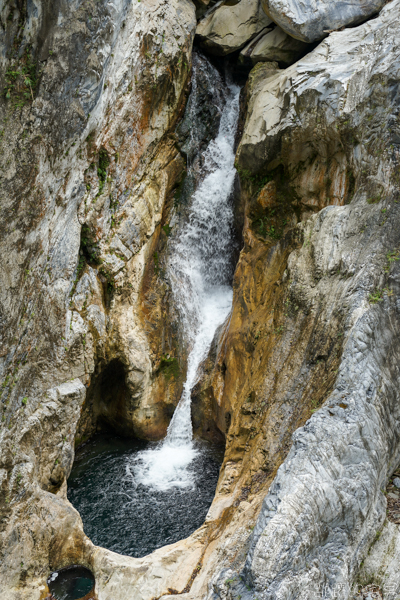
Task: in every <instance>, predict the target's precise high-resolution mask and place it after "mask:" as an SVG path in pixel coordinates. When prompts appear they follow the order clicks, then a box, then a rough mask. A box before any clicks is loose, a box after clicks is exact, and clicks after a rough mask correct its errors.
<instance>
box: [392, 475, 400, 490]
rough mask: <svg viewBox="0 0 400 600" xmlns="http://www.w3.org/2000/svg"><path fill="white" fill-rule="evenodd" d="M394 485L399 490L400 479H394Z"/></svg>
mask: <svg viewBox="0 0 400 600" xmlns="http://www.w3.org/2000/svg"><path fill="white" fill-rule="evenodd" d="M393 483H394V485H395V486H396V487H397V488H400V478H399V477H395V478H394V479H393Z"/></svg>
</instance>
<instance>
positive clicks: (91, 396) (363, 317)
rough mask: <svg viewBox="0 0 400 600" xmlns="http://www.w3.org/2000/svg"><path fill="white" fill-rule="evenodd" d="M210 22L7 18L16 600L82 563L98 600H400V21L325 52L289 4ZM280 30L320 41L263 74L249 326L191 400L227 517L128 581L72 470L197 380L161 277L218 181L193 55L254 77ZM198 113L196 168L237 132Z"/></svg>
mask: <svg viewBox="0 0 400 600" xmlns="http://www.w3.org/2000/svg"><path fill="white" fill-rule="evenodd" d="M195 4H196V6H195ZM195 4H194V3H192V2H191V0H169V1H164V0H141V1H139V2H133V1H132V0H113V1H112V2H106V1H105V0H104V1H103V0H100V1H94V0H87V1H86V2H82V1H80V0H73V1H72V2H68V3H63V2H58V1H57V2H47V1H45V0H34V1H32V2H24V1H22V0H21V1H19V0H18V1H16V0H15V1H14V0H9V1H8V2H5V3H3V4H2V7H1V11H0V45H1V48H2V52H1V54H0V62H1V73H0V87H1V89H2V96H1V99H0V119H1V123H2V124H1V126H0V127H1V131H0V136H1V137H0V143H1V149H0V151H1V158H2V166H3V169H2V174H1V182H0V185H1V210H2V219H1V223H0V227H1V237H0V244H1V252H0V260H1V270H0V273H1V278H2V285H1V290H0V323H1V334H2V338H1V346H0V348H1V352H0V379H1V401H2V405H1V406H2V412H1V419H2V420H1V430H0V463H1V464H0V486H1V494H0V511H1V519H0V521H1V526H0V595H1V597H2V598H3V597H4V598H5V599H6V600H20V599H27V600H30V599H32V600H39V598H43V596H44V594H45V592H46V588H45V581H46V577H47V576H48V574H49V572H50V571H51V570H52V569H55V568H60V567H62V566H64V565H67V564H71V563H78V562H79V563H81V564H83V565H86V566H88V567H90V568H91V569H92V570H93V572H94V574H95V577H96V593H97V596H98V598H99V600H111V598H112V599H113V600H118V599H121V600H122V599H124V600H125V599H126V598H135V599H136V598H142V599H143V600H151V599H154V598H163V600H166V599H167V598H169V599H170V600H173V599H174V598H186V599H187V600H190V599H200V598H208V599H209V600H211V599H212V600H217V599H218V598H220V599H229V600H233V599H235V600H236V599H237V600H239V598H242V599H243V600H245V599H248V600H250V598H251V599H253V600H255V599H258V600H267V599H268V600H269V599H271V600H272V599H276V600H278V599H283V598H287V599H289V598H293V599H294V598H296V599H297V598H298V599H301V598H304V599H305V598H309V599H310V598H320V597H322V598H327V599H328V598H338V599H343V600H347V599H348V598H350V597H352V594H353V591H354V590H355V586H356V584H357V583H359V582H360V583H364V582H366V578H368V583H371V582H372V583H376V584H378V585H379V586H380V587H381V588H382V589H383V591H384V594H385V596H384V597H385V598H388V599H390V600H392V599H393V600H394V599H395V598H397V596H398V595H399V594H400V582H399V578H398V572H397V571H398V569H397V566H396V565H397V564H398V557H399V547H400V545H399V536H398V526H397V525H394V524H393V523H387V522H385V510H386V498H385V495H384V493H383V491H382V490H384V488H385V486H386V484H387V481H388V478H389V476H390V475H391V474H392V472H393V471H394V469H395V468H396V467H397V465H398V462H399V460H400V439H399V419H400V414H399V408H398V407H399V398H398V395H399V394H398V385H397V379H398V363H399V358H400V357H399V350H398V348H399V345H398V342H397V340H398V335H399V326H400V320H399V313H398V311H399V306H398V296H399V292H400V290H399V261H398V259H399V257H400V221H399V219H400V213H399V210H398V201H399V194H398V187H399V144H400V129H399V114H398V111H399V80H400V71H399V65H400V48H399V36H398V22H399V17H400V0H392V2H390V3H388V5H387V6H385V7H384V8H383V9H382V10H381V12H380V13H379V15H378V16H376V18H374V19H372V20H370V21H367V22H366V23H364V24H361V25H358V26H356V27H352V28H349V29H345V30H344V31H337V32H333V33H332V32H331V33H330V32H329V31H328V30H330V29H339V28H341V27H342V26H345V25H347V24H349V23H350V24H357V23H359V22H360V21H362V20H365V19H367V18H368V17H369V16H371V14H374V11H377V10H379V9H380V8H381V6H382V5H383V4H384V3H379V2H375V3H373V2H371V3H369V7H367V8H368V10H367V8H366V7H365V6H364V5H363V9H362V14H360V11H359V10H358V9H357V7H356V8H354V7H353V8H354V10H353V12H352V15H350V17H349V18H346V19H344V18H342V20H340V19H339V20H338V19H337V15H334V16H332V15H331V14H330V13H329V10H328V8H329V7H328V4H329V3H320V4H321V6H320V7H319V8H320V10H322V9H324V10H325V17H326V23H325V21H324V24H323V27H324V30H323V31H322V32H321V31H319V32H316V33H315V35H314V34H313V35H312V36H311V35H309V33H307V32H306V33H304V31H303V29H302V27H303V26H301V27H300V26H298V25H297V24H296V23H295V24H294V25H293V23H294V20H293V19H292V21H293V23H291V24H290V27H289V25H288V19H287V15H286V12H287V11H286V8H285V3H282V2H280V3H279V2H275V3H274V2H262V3H261V2H258V1H257V2H253V1H250V0H249V1H247V0H241V1H240V2H236V1H233V2H232V1H227V2H222V3H214V2H208V1H206V0H198V1H197V2H196V3H195ZM288 4H290V3H288ZM333 4H335V3H330V4H329V6H330V7H332V5H333ZM358 4H360V3H358ZM367 4H368V3H367ZM261 5H263V6H264V7H266V8H267V11H268V14H269V16H270V17H271V18H272V19H274V20H275V21H276V23H277V24H278V25H279V26H280V27H281V28H282V30H284V31H285V32H286V33H287V34H289V35H293V36H294V37H296V38H298V39H301V40H303V41H305V42H310V41H315V40H318V39H321V37H323V36H324V35H325V36H327V37H326V39H324V41H322V42H321V43H320V44H319V45H318V46H316V47H315V48H314V47H310V46H307V45H306V44H303V45H299V44H298V43H297V42H294V41H293V40H291V39H288V40H286V41H285V44H286V43H287V46H286V47H287V48H290V49H291V51H292V54H291V55H290V57H289V58H287V57H288V55H285V56H286V58H285V59H281V58H277V57H276V56H275V58H274V56H273V55H272V54H271V55H268V56H267V58H264V59H262V58H261V59H260V60H264V62H261V64H257V65H256V66H255V68H254V69H253V70H252V71H251V72H250V73H249V74H248V73H246V77H247V83H246V85H245V88H244V91H243V98H242V117H241V118H242V126H241V131H240V143H239V146H238V150H237V159H236V165H237V170H238V173H239V178H240V199H239V201H238V202H237V204H236V212H237V215H236V218H237V223H238V224H240V223H243V232H242V237H243V247H242V250H241V253H240V256H239V259H238V263H237V266H236V271H235V275H234V301H233V308H232V312H231V315H230V317H229V319H228V320H227V322H226V323H225V324H224V325H223V326H222V327H221V328H220V330H219V332H218V335H217V336H216V338H215V340H214V343H213V347H212V350H211V352H210V355H209V356H208V358H207V360H206V361H205V363H204V365H203V373H202V377H201V378H200V380H199V382H198V384H197V386H196V388H195V390H194V393H193V422H194V425H195V429H196V431H197V432H198V433H199V434H200V435H202V436H204V437H211V438H212V439H223V440H225V442H226V452H225V459H224V462H223V465H222V469H221V475H220V479H219V483H218V487H217V492H216V496H215V499H214V502H213V504H212V506H211V508H210V511H209V513H208V515H207V518H206V521H205V523H204V525H203V526H202V527H201V528H200V529H199V530H197V531H196V532H195V533H194V534H193V535H192V536H190V537H189V538H188V539H187V540H183V541H181V542H178V543H176V544H173V545H171V546H167V547H164V548H160V549H159V550H157V551H156V552H154V553H153V554H151V555H149V556H146V557H144V558H142V559H134V558H129V557H124V556H120V555H117V554H114V553H112V552H109V551H107V550H105V549H103V548H98V547H95V546H94V545H93V544H92V543H91V541H90V540H89V539H88V538H87V537H86V536H85V535H84V533H83V528H82V523H81V520H80V517H79V514H78V513H77V511H75V509H73V507H72V506H71V505H70V504H69V503H68V501H67V499H66V485H67V484H66V479H67V478H68V475H69V473H70V470H71V467H72V463H73V459H74V447H75V444H76V443H78V444H79V443H80V442H81V441H82V440H84V439H86V438H87V437H89V436H90V435H91V434H92V433H93V432H94V431H95V430H96V429H97V428H99V427H101V426H102V423H104V422H106V423H108V425H111V426H112V427H114V429H117V430H118V431H120V432H122V433H124V434H128V435H135V436H137V437H141V438H144V439H159V438H161V437H162V436H163V435H164V434H165V431H166V428H167V425H168V422H169V419H170V417H171V415H172V413H173V411H174V408H175V406H176V404H177V401H178V399H179V395H180V390H181V386H182V378H183V377H184V372H185V367H186V365H185V360H186V359H185V348H184V344H182V340H180V339H179V333H178V332H177V330H176V328H174V320H173V307H171V298H170V295H169V290H168V286H167V285H166V283H165V280H164V279H163V276H162V268H163V260H164V255H165V253H166V252H167V251H168V250H167V247H168V243H167V242H168V239H167V238H168V235H169V219H170V216H171V214H173V213H174V210H176V205H177V198H178V197H180V195H181V194H182V190H183V192H184V193H186V192H187V193H190V186H191V184H192V181H193V180H194V179H195V178H196V169H194V170H193V172H191V173H190V174H189V175H190V176H189V177H188V178H187V179H186V180H184V178H183V177H184V172H185V170H186V160H187V158H188V156H190V157H191V159H193V160H194V162H195V160H200V159H199V158H198V157H197V159H196V156H195V155H196V149H195V148H194V147H193V146H192V147H191V146H190V143H189V142H188V127H190V121H191V119H193V118H194V116H193V113H192V112H191V111H190V104H188V105H186V99H187V97H188V92H189V88H190V72H191V65H192V45H193V40H194V36H195V33H196V27H197V36H198V37H197V39H198V41H199V43H200V44H201V46H202V48H203V49H205V51H208V52H210V53H212V54H217V55H225V54H229V55H230V56H231V64H232V65H233V69H237V71H238V72H240V75H241V76H243V73H244V71H243V69H244V68H246V66H245V67H243V56H244V55H245V56H247V57H248V58H249V60H250V62H253V59H252V54H251V53H252V51H253V50H254V48H256V47H257V44H258V42H259V41H260V40H262V39H263V38H264V36H268V35H269V34H270V32H271V31H273V32H275V34H274V35H275V37H276V34H277V32H278V33H279V30H278V28H277V27H276V28H274V25H273V24H272V23H271V19H270V18H269V17H267V16H266V15H265V14H264V13H263V12H262V6H261ZM292 5H295V6H294V8H293V6H292V8H291V10H293V11H294V12H295V13H296V15H297V16H298V15H299V14H301V15H302V16H303V18H304V20H305V21H306V26H307V27H306V29H307V31H308V29H309V28H310V27H311V29H313V30H315V27H314V25H313V24H312V22H311V20H310V18H309V17H308V16H307V14H308V13H307V11H306V12H304V14H303V13H301V10H303V9H301V8H299V6H298V5H297V3H292ZM311 5H312V3H308V5H307V6H309V8H310V7H311V8H312V6H311ZM246 6H251V10H252V13H251V18H250V19H248V12H246V10H247V9H246ZM196 8H197V16H198V17H199V18H200V20H199V23H198V24H197V23H196ZM307 10H308V9H307ZM357 11H358V12H357ZM282 13H285V18H282ZM353 13H354V14H353ZM354 15H355V16H354ZM325 17H324V18H325ZM332 19H333V21H332ZM332 23H333V24H332ZM232 24H233V25H232ZM292 26H293V27H292ZM299 27H300V29H299ZM232 28H234V30H231V29H232ZM315 31H316V30H315ZM242 49H243V50H242ZM293 49H295V50H293ZM241 50H242V59H240V58H239V51H241ZM246 52H247V54H246ZM263 52H264V50H263ZM303 54H305V56H304V57H303V58H301V59H300V60H299V61H298V62H296V63H295V64H290V63H292V62H293V61H294V60H296V59H297V58H298V57H299V56H301V55H303ZM268 57H269V58H268ZM272 58H274V60H276V61H278V62H279V64H278V63H277V62H274V63H271V62H265V60H267V59H268V60H271V59H272ZM257 61H258V59H254V62H257ZM250 62H249V63H248V64H250ZM194 63H195V68H199V69H201V68H203V67H202V59H201V57H196V58H194ZM287 65H289V66H288V67H287V68H280V67H286V66H287ZM247 75H248V76H247ZM212 78H213V80H214V81H216V82H217V81H218V73H217V72H216V74H214V75H212ZM206 79H207V73H205V74H204V80H206ZM216 88H217V90H216V91H214V93H215V94H217V93H219V91H218V85H216ZM202 98H204V100H203V106H202V111H201V113H200V115H197V118H198V119H199V121H203V122H204V123H205V127H204V131H203V132H202V135H201V137H200V138H199V139H198V140H196V144H195V146H196V145H197V146H198V147H201V145H202V144H204V143H205V141H206V140H209V139H210V137H211V135H212V131H214V130H215V126H216V123H217V122H218V116H217V114H216V111H215V108H213V106H214V105H213V101H212V99H213V97H212V94H211V95H209V96H207V93H203V96H202ZM207 101H208V103H209V105H208V106H207ZM210 115H211V116H210ZM209 122H210V123H211V125H209ZM213 128H214V129H213ZM191 178H192V179H191ZM185 186H186V187H185ZM185 190H186V192H185ZM182 210H184V208H182ZM380 532H381V533H380ZM379 535H380V538H379ZM378 538H379V540H378ZM374 542H375V543H374Z"/></svg>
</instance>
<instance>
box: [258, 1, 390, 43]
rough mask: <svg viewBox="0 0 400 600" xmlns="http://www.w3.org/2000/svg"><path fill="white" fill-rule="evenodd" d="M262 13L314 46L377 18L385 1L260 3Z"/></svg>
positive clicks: (292, 34)
mask: <svg viewBox="0 0 400 600" xmlns="http://www.w3.org/2000/svg"><path fill="white" fill-rule="evenodd" d="M261 3H262V6H263V9H264V10H265V12H266V14H267V15H268V16H269V17H271V19H272V20H273V21H274V22H275V23H277V24H278V25H280V27H282V29H283V30H284V31H286V33H288V34H289V35H291V36H293V37H294V38H297V39H299V40H302V41H303V42H315V41H318V40H320V39H322V38H323V37H325V36H326V34H327V33H330V32H331V31H334V30H336V29H340V28H342V27H346V26H347V25H356V24H358V23H362V22H363V21H365V20H367V19H368V18H370V17H371V16H373V15H374V14H376V13H377V12H378V11H379V10H380V9H381V8H382V6H384V5H385V4H386V1H385V0H351V1H350V2H341V1H340V0H334V1H333V2H329V0H306V1H305V2H299V0H261Z"/></svg>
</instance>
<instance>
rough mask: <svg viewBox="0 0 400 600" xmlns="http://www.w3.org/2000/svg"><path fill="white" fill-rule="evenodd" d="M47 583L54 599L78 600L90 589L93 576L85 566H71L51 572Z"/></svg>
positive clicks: (92, 583) (92, 584)
mask: <svg viewBox="0 0 400 600" xmlns="http://www.w3.org/2000/svg"><path fill="white" fill-rule="evenodd" d="M47 583H48V586H49V589H50V591H51V593H52V595H53V596H54V598H56V600H79V599H80V598H83V597H84V596H86V594H88V593H89V592H91V591H92V589H93V586H94V577H93V575H92V573H91V572H90V571H89V570H88V569H86V568H85V567H81V566H72V567H68V568H66V569H61V570H60V571H55V572H54V573H52V575H51V576H50V577H49V579H48V581H47Z"/></svg>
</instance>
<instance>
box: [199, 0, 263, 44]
mask: <svg viewBox="0 0 400 600" xmlns="http://www.w3.org/2000/svg"><path fill="white" fill-rule="evenodd" d="M271 23H272V21H271V19H269V18H268V17H267V15H266V14H265V12H264V11H263V9H262V7H261V2H260V0H241V1H240V2H238V3H236V4H233V3H232V2H229V3H226V4H223V5H218V6H217V8H215V9H214V10H211V11H210V12H209V13H208V14H207V15H206V16H205V17H204V18H203V19H202V20H201V21H200V23H199V24H198V26H197V30H196V35H197V37H198V39H199V40H200V45H201V46H202V47H203V48H204V50H206V51H207V52H209V53H210V54H215V55H217V56H225V55H226V54H231V52H235V51H236V50H240V48H243V46H245V45H246V44H247V43H248V42H249V41H250V40H252V39H253V38H254V37H255V36H256V35H257V34H258V33H260V32H261V31H262V30H263V29H265V28H266V27H268V26H269V25H271Z"/></svg>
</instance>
